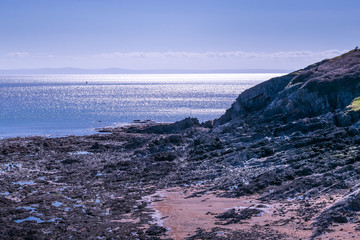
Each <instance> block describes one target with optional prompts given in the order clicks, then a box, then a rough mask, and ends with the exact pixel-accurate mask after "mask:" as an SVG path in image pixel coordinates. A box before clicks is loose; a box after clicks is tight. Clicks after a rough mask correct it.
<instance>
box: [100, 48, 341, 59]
mask: <svg viewBox="0 0 360 240" xmlns="http://www.w3.org/2000/svg"><path fill="white" fill-rule="evenodd" d="M347 51H348V50H337V49H332V50H325V51H319V52H314V51H282V52H243V51H229V52H216V51H214V52H211V51H209V52H173V51H168V52H110V53H101V54H98V55H95V56H94V57H100V58H202V59H209V58H210V59H211V58H218V59H223V58H227V59H236V58H241V59H253V58H261V59H263V58H278V59H284V58H285V59H288V58H329V57H335V56H337V55H340V54H343V53H345V52H347Z"/></svg>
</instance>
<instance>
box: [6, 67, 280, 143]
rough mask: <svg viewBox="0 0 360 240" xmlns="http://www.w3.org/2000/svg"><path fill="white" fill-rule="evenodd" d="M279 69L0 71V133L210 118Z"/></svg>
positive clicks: (58, 132) (86, 130)
mask: <svg viewBox="0 0 360 240" xmlns="http://www.w3.org/2000/svg"><path fill="white" fill-rule="evenodd" d="M279 75H281V74H124V75H37V76H0V93H1V94H0V138H1V137H12V136H27V135H52V136H64V135H69V134H74V135H83V134H91V133H93V132H94V130H93V129H94V128H100V127H105V126H113V125H114V124H115V123H118V124H126V123H130V122H132V121H133V120H135V119H139V120H146V119H151V120H154V121H156V122H173V121H178V120H181V119H183V118H185V117H196V118H198V119H199V120H200V121H206V120H211V119H214V118H218V117H220V116H221V115H222V114H223V113H224V112H225V110H226V109H227V108H229V107H230V106H231V104H232V103H233V102H234V100H235V99H236V97H237V96H238V95H239V94H240V93H241V92H243V91H244V90H245V89H248V88H250V87H252V86H254V85H255V84H258V83H260V82H262V81H264V80H267V79H269V78H272V77H275V76H279Z"/></svg>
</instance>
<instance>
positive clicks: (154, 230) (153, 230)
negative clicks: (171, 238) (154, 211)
mask: <svg viewBox="0 0 360 240" xmlns="http://www.w3.org/2000/svg"><path fill="white" fill-rule="evenodd" d="M165 232H166V228H164V227H161V226H158V225H151V226H150V228H149V229H147V230H146V231H145V233H146V234H147V235H150V236H156V235H161V234H164V233H165Z"/></svg>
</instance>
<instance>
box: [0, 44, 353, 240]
mask: <svg viewBox="0 0 360 240" xmlns="http://www.w3.org/2000/svg"><path fill="white" fill-rule="evenodd" d="M359 96H360V51H358V50H353V51H350V52H348V53H346V54H344V55H341V56H339V57H336V58H333V59H328V60H324V61H322V62H319V63H316V64H313V65H311V66H309V67H306V68H304V69H301V70H299V71H296V72H293V73H290V74H288V75H285V76H282V77H277V78H274V79H270V80H269V81H266V82H263V83H261V84H259V85H257V86H255V87H253V88H251V89H248V90H246V91H244V92H243V93H241V94H240V95H239V97H238V98H237V99H236V101H235V103H234V104H233V105H232V106H231V107H230V108H229V109H228V110H227V111H226V113H225V114H224V115H223V116H221V117H220V118H219V119H215V120H214V121H208V122H205V123H199V121H198V120H197V119H193V118H187V119H184V120H182V121H179V122H175V123H171V124H156V123H153V122H144V123H139V124H134V125H130V126H126V127H119V128H107V129H102V130H101V131H100V133H99V134H95V135H91V136H68V137H62V138H45V137H27V138H9V139H3V140H0V207H1V211H0V239H189V240H190V239H359V238H360V218H359V217H360V213H359V211H360V134H359V133H360V112H359V111H358V110H359V109H358V107H360V100H358V99H357V97H359ZM358 101H359V102H358ZM179 206H181V207H179ZM182 211H184V212H186V211H187V212H186V214H182ZM187 224H190V226H187ZM181 226H184V227H183V228H182V227H181ZM186 226H187V227H186ZM184 229H186V230H184Z"/></svg>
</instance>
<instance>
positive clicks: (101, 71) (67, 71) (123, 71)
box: [0, 67, 293, 75]
mask: <svg viewBox="0 0 360 240" xmlns="http://www.w3.org/2000/svg"><path fill="white" fill-rule="evenodd" d="M291 71H293V70H291V69H290V70H289V69H215V70H189V69H152V70H149V69H144V70H134V69H121V68H104V69H85V68H71V67H68V68H34V69H30V68H29V69H0V75H24V74H40V75H42V74H217V73H222V74H224V73H288V72H291Z"/></svg>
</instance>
